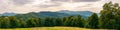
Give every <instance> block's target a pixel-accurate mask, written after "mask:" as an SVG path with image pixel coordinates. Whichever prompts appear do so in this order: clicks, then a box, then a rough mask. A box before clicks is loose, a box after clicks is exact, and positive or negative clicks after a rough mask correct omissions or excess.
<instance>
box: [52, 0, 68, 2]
mask: <svg viewBox="0 0 120 30" xmlns="http://www.w3.org/2000/svg"><path fill="white" fill-rule="evenodd" d="M51 1H60V2H68V1H69V0H51Z"/></svg>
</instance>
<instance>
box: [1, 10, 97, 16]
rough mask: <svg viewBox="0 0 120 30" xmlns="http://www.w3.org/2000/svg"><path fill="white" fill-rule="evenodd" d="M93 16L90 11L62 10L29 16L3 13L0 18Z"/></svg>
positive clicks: (34, 13)
mask: <svg viewBox="0 0 120 30" xmlns="http://www.w3.org/2000/svg"><path fill="white" fill-rule="evenodd" d="M92 14H93V12H90V11H68V10H61V11H57V12H50V11H43V12H30V13H27V14H17V13H3V14H0V16H16V17H23V18H28V17H29V18H45V17H66V16H77V15H81V16H82V17H83V18H87V17H89V16H90V15H92ZM98 15H99V14H98Z"/></svg>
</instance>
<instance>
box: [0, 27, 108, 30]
mask: <svg viewBox="0 0 120 30" xmlns="http://www.w3.org/2000/svg"><path fill="white" fill-rule="evenodd" d="M0 30H98V29H87V28H79V27H35V28H14V29H0ZM99 30H107V29H99Z"/></svg>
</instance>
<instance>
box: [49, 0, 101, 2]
mask: <svg viewBox="0 0 120 30" xmlns="http://www.w3.org/2000/svg"><path fill="white" fill-rule="evenodd" d="M51 1H57V2H71V1H72V2H96V1H100V0H51Z"/></svg>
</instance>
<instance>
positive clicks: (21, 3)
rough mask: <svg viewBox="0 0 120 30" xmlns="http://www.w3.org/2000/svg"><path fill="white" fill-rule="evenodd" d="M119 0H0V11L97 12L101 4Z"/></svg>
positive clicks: (118, 1)
mask: <svg viewBox="0 0 120 30" xmlns="http://www.w3.org/2000/svg"><path fill="white" fill-rule="evenodd" d="M109 1H112V2H114V3H119V4H120V0H0V13H5V12H15V13H28V12H39V11H60V10H70V11H92V12H96V13H99V12H100V10H102V6H103V4H105V3H106V2H109Z"/></svg>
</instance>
